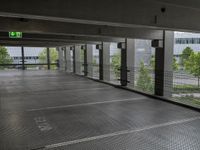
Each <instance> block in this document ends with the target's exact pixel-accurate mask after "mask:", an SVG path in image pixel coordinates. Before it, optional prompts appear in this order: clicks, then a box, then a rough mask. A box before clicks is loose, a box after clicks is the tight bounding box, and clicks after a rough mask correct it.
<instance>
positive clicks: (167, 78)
mask: <svg viewBox="0 0 200 150" xmlns="http://www.w3.org/2000/svg"><path fill="white" fill-rule="evenodd" d="M173 51H174V32H173V31H165V33H164V57H165V59H164V97H167V98H170V97H171V96H172V91H173V67H172V64H173Z"/></svg>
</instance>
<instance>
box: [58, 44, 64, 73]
mask: <svg viewBox="0 0 200 150" xmlns="http://www.w3.org/2000/svg"><path fill="white" fill-rule="evenodd" d="M58 58H59V70H62V69H63V63H64V62H63V51H62V48H61V47H59V48H58Z"/></svg>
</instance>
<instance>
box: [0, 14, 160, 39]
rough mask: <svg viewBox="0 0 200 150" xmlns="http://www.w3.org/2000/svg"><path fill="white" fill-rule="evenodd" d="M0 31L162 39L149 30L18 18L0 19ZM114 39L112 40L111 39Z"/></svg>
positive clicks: (158, 34)
mask: <svg viewBox="0 0 200 150" xmlns="http://www.w3.org/2000/svg"><path fill="white" fill-rule="evenodd" d="M0 31H6V32H7V31H21V32H24V33H37V34H56V35H73V36H87V37H88V36H89V37H94V39H95V37H103V38H105V37H107V39H108V38H110V37H115V39H116V38H117V37H118V38H138V39H162V38H163V31H162V30H155V29H149V28H141V27H135V28H127V27H116V26H115V27H113V26H106V25H90V24H77V23H67V22H55V21H47V20H33V19H27V20H23V19H22V20H21V19H19V18H4V17H1V18H0ZM113 39H114V38H113Z"/></svg>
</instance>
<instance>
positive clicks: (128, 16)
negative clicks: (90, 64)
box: [0, 0, 200, 32]
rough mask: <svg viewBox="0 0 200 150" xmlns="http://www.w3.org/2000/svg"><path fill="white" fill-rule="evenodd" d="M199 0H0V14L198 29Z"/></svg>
mask: <svg viewBox="0 0 200 150" xmlns="http://www.w3.org/2000/svg"><path fill="white" fill-rule="evenodd" d="M199 11H200V2H199V0H190V1H189V0H173V1H172V0H140V1H138V0H123V1H122V0H99V1H94V0H83V1H80V0H48V1H42V0H34V1H27V0H20V1H16V0H1V5H0V16H4V17H20V18H29V19H42V20H49V21H60V22H71V23H72V22H73V23H82V24H93V25H106V26H118V27H135V26H142V27H151V28H159V29H170V30H182V31H183V30H186V31H197V32H198V31H200V20H199V19H198V18H199Z"/></svg>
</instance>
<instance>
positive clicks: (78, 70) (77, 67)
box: [75, 45, 82, 75]
mask: <svg viewBox="0 0 200 150" xmlns="http://www.w3.org/2000/svg"><path fill="white" fill-rule="evenodd" d="M80 54H81V46H80V45H76V46H75V64H76V65H75V73H76V74H79V75H80V74H81V65H82V64H81V61H80V59H81V57H80V56H81V55H80Z"/></svg>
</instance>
